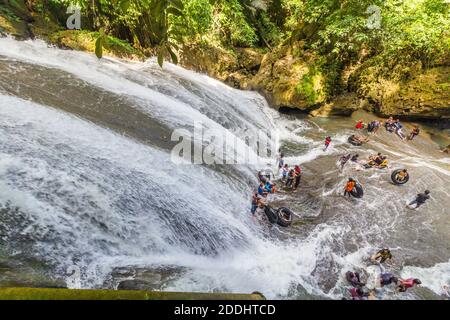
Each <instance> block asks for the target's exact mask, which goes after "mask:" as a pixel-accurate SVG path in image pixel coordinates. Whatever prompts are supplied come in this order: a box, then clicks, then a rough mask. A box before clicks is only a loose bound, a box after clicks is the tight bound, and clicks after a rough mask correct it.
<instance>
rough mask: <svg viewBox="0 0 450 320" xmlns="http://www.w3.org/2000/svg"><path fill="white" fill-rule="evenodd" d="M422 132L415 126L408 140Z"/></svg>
mask: <svg viewBox="0 0 450 320" xmlns="http://www.w3.org/2000/svg"><path fill="white" fill-rule="evenodd" d="M419 133H420V129H419V127H418V126H414V128H413V129H412V131H411V133H410V134H409V136H408V140H413V139H414V138H415V137H417V136H418V135H419Z"/></svg>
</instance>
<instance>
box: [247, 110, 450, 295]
mask: <svg viewBox="0 0 450 320" xmlns="http://www.w3.org/2000/svg"><path fill="white" fill-rule="evenodd" d="M383 125H384V127H385V128H386V130H387V131H388V132H395V133H396V134H397V135H398V136H399V137H400V138H401V139H402V140H405V139H408V140H413V139H414V138H415V137H416V136H417V135H419V133H420V130H419V128H418V127H417V126H415V127H414V128H413V130H412V131H411V132H410V134H409V136H408V137H407V138H406V136H405V135H404V133H403V131H402V128H403V126H402V124H401V123H400V121H399V120H394V119H393V118H392V117H390V118H389V119H388V120H386V122H385V123H384V124H383V122H381V121H378V120H373V121H371V122H369V123H368V124H365V123H364V122H363V121H362V120H359V121H358V122H357V124H356V126H355V127H356V129H361V130H362V129H364V128H366V129H367V132H368V133H370V134H376V133H377V131H378V130H379V128H380V127H382V126H383ZM350 140H351V141H350ZM331 141H332V139H331V136H326V138H325V143H324V144H325V148H324V151H326V150H327V149H328V148H329V146H330V144H331ZM368 141H369V138H368V137H366V136H363V135H352V136H351V139H349V142H350V143H352V144H354V145H362V144H363V143H366V142H368ZM339 162H340V167H341V170H343V168H344V166H345V165H346V164H347V163H349V162H350V163H355V164H360V165H362V166H363V167H364V168H367V169H368V168H378V169H383V168H386V167H387V166H388V159H387V156H385V155H383V154H381V153H377V154H373V155H370V156H369V157H368V159H367V161H361V160H360V159H359V154H357V153H349V154H345V155H343V156H341V158H340V161H339ZM277 168H278V170H279V172H278V179H279V182H281V185H284V187H285V188H288V189H290V190H297V188H298V187H299V185H300V182H301V177H302V169H301V167H300V165H295V166H293V167H290V166H289V165H288V164H287V163H285V160H284V154H283V153H281V152H279V154H278V156H277ZM272 178H275V175H274V174H273V173H272V172H267V171H260V172H258V179H259V182H260V184H259V186H258V189H257V190H256V191H255V192H254V193H253V197H252V206H251V212H252V213H253V214H254V215H255V214H259V215H262V216H264V212H265V208H267V205H268V203H267V196H268V195H269V194H272V193H275V192H276V188H277V185H276V184H275V182H274V181H273V180H272ZM391 178H392V180H393V181H394V183H395V184H398V185H399V184H404V183H406V182H407V181H408V180H409V172H408V170H407V169H405V168H402V169H398V170H395V171H394V172H393V173H392V175H391ZM344 196H348V197H352V196H353V197H356V198H361V197H362V196H363V190H362V187H361V185H360V184H359V183H358V181H356V180H355V179H354V178H349V179H348V181H347V183H346V184H345V187H344ZM428 199H430V191H429V190H425V191H424V192H423V193H419V194H418V195H417V196H416V198H415V199H414V200H413V201H411V202H410V203H409V204H408V206H413V205H415V208H419V207H420V206H422V205H423V204H424V203H425V202H426V201H427V200H428ZM269 220H270V219H269ZM391 259H392V254H391V252H390V250H389V249H382V250H379V251H378V252H377V253H376V254H374V255H373V256H372V257H371V259H370V260H371V262H372V263H373V264H376V265H378V266H379V267H380V270H381V271H380V273H379V274H378V275H377V280H376V282H377V285H376V286H373V285H372V286H371V288H368V287H367V284H366V283H365V282H364V281H362V279H361V276H360V274H359V273H358V272H352V271H348V272H347V273H346V280H347V281H348V283H349V284H350V285H351V288H350V289H349V291H350V296H351V298H352V299H353V300H367V299H368V300H370V299H376V295H377V292H378V290H379V288H383V287H386V286H390V285H394V286H395V290H396V291H398V292H406V291H407V290H408V289H410V288H412V287H414V286H416V285H419V284H421V281H420V280H419V279H416V278H407V279H402V278H400V277H398V276H396V275H394V274H393V273H391V272H386V271H385V268H384V266H383V264H384V263H386V262H389V261H390V260H391ZM446 292H447V293H448V287H447V291H446ZM448 297H450V293H448Z"/></svg>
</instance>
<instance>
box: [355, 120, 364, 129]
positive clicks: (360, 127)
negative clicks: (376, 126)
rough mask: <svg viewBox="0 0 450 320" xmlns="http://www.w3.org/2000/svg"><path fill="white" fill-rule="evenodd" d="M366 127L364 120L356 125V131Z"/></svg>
mask: <svg viewBox="0 0 450 320" xmlns="http://www.w3.org/2000/svg"><path fill="white" fill-rule="evenodd" d="M364 127H365V125H364V123H363V121H362V120H358V122H357V123H356V125H355V128H356V129H364Z"/></svg>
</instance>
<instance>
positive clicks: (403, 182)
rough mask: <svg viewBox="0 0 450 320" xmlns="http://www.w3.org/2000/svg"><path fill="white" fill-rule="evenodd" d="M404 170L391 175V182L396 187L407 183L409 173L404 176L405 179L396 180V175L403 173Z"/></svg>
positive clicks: (398, 170)
mask: <svg viewBox="0 0 450 320" xmlns="http://www.w3.org/2000/svg"><path fill="white" fill-rule="evenodd" d="M403 170H404V169H397V170H395V171H394V172H392V174H391V180H392V182H394V183H395V184H397V185H401V184H405V183H407V182H408V181H409V173H407V174H406V177H405V178H404V179H403V180H399V179H398V176H397V175H398V174H399V173H400V172H401V171H403Z"/></svg>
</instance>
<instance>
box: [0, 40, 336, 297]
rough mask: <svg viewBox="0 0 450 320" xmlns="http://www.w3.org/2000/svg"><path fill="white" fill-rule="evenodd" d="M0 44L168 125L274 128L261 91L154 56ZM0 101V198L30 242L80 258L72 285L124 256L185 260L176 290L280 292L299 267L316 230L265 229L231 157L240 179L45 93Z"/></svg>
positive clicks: (57, 259)
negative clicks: (307, 236)
mask: <svg viewBox="0 0 450 320" xmlns="http://www.w3.org/2000/svg"><path fill="white" fill-rule="evenodd" d="M0 56H1V57H2V58H1V59H2V60H4V59H6V60H8V61H20V62H23V63H28V64H32V65H37V66H40V67H42V66H43V67H45V68H51V69H53V68H57V70H62V71H65V72H68V73H70V74H71V75H74V76H75V77H77V78H79V79H82V80H83V81H86V82H87V83H89V85H91V86H96V87H99V88H101V89H102V90H107V91H109V92H111V93H114V94H120V95H124V96H127V97H129V99H130V100H133V101H135V105H134V106H135V107H136V108H139V109H140V110H142V111H143V112H144V113H148V114H150V115H151V116H152V117H153V118H156V119H158V121H160V122H161V123H163V124H164V125H165V126H168V127H169V128H171V129H176V128H178V127H179V126H181V127H183V128H185V127H188V128H189V127H191V126H192V123H193V122H194V121H202V124H203V125H206V126H208V127H214V128H220V129H222V130H226V131H229V132H231V133H235V134H239V133H240V132H242V130H244V131H247V133H248V131H250V132H252V133H253V134H255V135H256V134H257V131H258V130H260V129H265V130H275V128H274V124H273V122H272V120H271V116H272V114H273V113H274V112H273V111H272V110H271V109H269V108H268V107H267V105H266V103H265V101H264V99H263V98H262V97H260V96H259V95H257V94H255V93H251V92H240V91H237V90H234V89H231V88H229V87H227V86H225V85H223V84H221V83H219V82H217V81H214V80H212V79H210V78H208V77H206V76H202V75H198V74H194V73H192V72H188V71H185V70H183V69H181V68H178V67H174V66H171V65H167V66H166V68H167V69H166V71H162V70H160V69H159V67H157V66H156V65H155V64H154V63H152V62H149V63H146V64H140V63H139V64H138V63H131V62H127V63H125V62H122V61H116V60H110V59H104V60H102V61H98V60H96V58H94V57H92V56H91V55H88V54H84V53H79V52H70V51H61V50H57V49H54V48H48V47H47V46H46V45H45V44H44V43H43V42H39V41H35V42H17V41H14V40H12V39H8V38H4V39H0ZM20 72H21V68H20V67H18V68H17V69H16V70H14V73H17V74H20ZM49 81H51V80H49ZM0 88H1V87H0ZM41 90H45V85H44V86H43V87H42V89H41ZM52 94H54V95H58V92H53V93H52ZM65 98H67V97H61V100H64V99H65ZM71 98H72V99H73V98H77V97H71ZM79 99H80V102H79V103H83V101H82V100H83V97H82V96H80V97H79ZM0 105H1V108H0V114H1V120H0V128H1V138H0V139H1V140H0V141H1V144H2V150H1V159H2V160H1V168H0V173H1V184H0V185H1V188H0V199H1V201H2V202H3V203H5V202H7V201H9V202H12V205H13V206H17V207H19V208H20V210H21V212H23V214H24V219H25V220H26V221H27V227H26V228H24V229H23V230H21V233H22V234H23V235H26V236H28V237H30V238H31V239H32V240H33V248H34V250H36V253H37V254H39V255H40V256H41V257H43V258H45V259H46V260H48V261H50V262H51V263H52V264H54V265H56V267H57V268H59V270H62V271H63V270H64V268H67V267H68V266H71V265H72V264H76V265H78V266H80V267H81V268H82V269H83V277H82V280H83V281H82V286H90V287H92V286H98V285H101V284H102V282H103V281H104V280H105V277H106V276H107V275H108V272H110V271H111V270H112V268H114V267H118V266H119V267H120V266H127V265H134V266H153V265H154V266H158V265H174V266H180V267H185V268H188V273H187V274H186V275H185V276H184V277H183V278H182V279H180V280H178V281H177V282H175V283H174V284H172V286H173V289H179V290H184V291H186V290H210V289H214V288H222V289H223V290H226V291H242V292H251V291H254V290H261V291H263V292H265V294H268V295H269V296H275V295H276V294H286V293H287V290H288V289H289V286H290V284H291V281H292V279H293V278H299V277H302V276H305V277H309V274H310V272H311V269H312V268H313V267H314V264H315V263H314V261H315V254H314V253H313V251H314V248H315V247H316V246H318V242H316V241H314V242H312V243H311V244H310V245H309V246H310V248H311V249H310V250H306V251H303V253H302V255H301V257H300V255H299V252H298V249H297V248H298V244H295V243H289V244H286V243H282V242H281V241H269V240H267V239H265V238H264V236H263V234H262V233H261V230H260V227H258V225H257V224H255V223H254V221H253V220H252V219H251V218H250V216H249V214H248V206H249V203H248V202H249V195H250V193H251V188H252V187H251V186H249V185H248V184H247V179H248V177H250V179H251V181H252V183H256V180H255V178H254V171H252V170H250V168H248V167H246V166H244V167H242V166H239V169H238V170H239V171H240V172H241V174H240V177H238V178H244V179H243V180H240V179H236V178H235V177H234V176H230V175H227V174H224V173H221V172H220V171H217V170H213V169H211V168H208V167H204V166H196V165H174V164H173V163H172V162H171V160H170V153H169V150H160V149H158V148H156V147H152V146H151V145H150V146H149V145H143V144H141V143H139V142H136V141H133V140H131V139H129V138H127V137H124V136H122V135H120V134H117V133H114V132H112V131H110V130H108V129H105V128H102V127H99V126H97V125H95V124H93V123H90V122H86V121H84V120H82V119H80V118H77V117H75V116H72V115H70V114H66V113H64V112H60V111H57V110H54V109H52V108H48V107H46V106H44V105H39V104H36V103H34V102H30V101H26V100H23V99H21V98H19V97H13V96H7V95H5V92H4V93H2V94H1V95H0ZM238 138H239V137H238ZM150 144H151V141H150ZM327 234H328V231H327V232H325V233H324V234H323V235H322V236H321V237H326V236H327ZM303 250H304V249H303ZM305 252H306V253H307V252H309V258H308V254H305ZM300 258H301V259H300ZM299 259H300V260H299ZM280 272H283V273H282V274H279V275H277V274H278V273H280ZM244 280H245V281H244ZM311 288H312V287H311Z"/></svg>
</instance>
